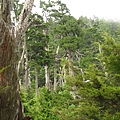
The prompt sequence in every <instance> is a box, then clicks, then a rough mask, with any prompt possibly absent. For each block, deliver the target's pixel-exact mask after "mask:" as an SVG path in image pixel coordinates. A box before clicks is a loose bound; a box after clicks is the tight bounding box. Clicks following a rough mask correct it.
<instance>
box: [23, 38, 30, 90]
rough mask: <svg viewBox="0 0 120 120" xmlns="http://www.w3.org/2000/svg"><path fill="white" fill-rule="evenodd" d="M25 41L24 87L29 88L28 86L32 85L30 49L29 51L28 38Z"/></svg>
mask: <svg viewBox="0 0 120 120" xmlns="http://www.w3.org/2000/svg"><path fill="white" fill-rule="evenodd" d="M24 42H25V54H24V58H25V77H24V88H25V90H27V88H28V87H29V86H30V78H29V68H28V51H27V46H26V40H25V41H24Z"/></svg>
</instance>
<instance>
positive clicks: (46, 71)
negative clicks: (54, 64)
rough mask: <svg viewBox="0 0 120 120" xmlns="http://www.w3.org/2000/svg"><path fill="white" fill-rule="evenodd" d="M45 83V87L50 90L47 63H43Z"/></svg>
mask: <svg viewBox="0 0 120 120" xmlns="http://www.w3.org/2000/svg"><path fill="white" fill-rule="evenodd" d="M45 83H46V87H47V88H48V89H49V90H50V69H49V66H48V65H45Z"/></svg>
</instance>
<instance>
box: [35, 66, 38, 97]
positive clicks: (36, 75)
mask: <svg viewBox="0 0 120 120" xmlns="http://www.w3.org/2000/svg"><path fill="white" fill-rule="evenodd" d="M35 88H36V89H35V92H36V97H37V96H38V70H37V68H35Z"/></svg>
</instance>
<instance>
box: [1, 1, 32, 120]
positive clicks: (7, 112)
mask: <svg viewBox="0 0 120 120" xmlns="http://www.w3.org/2000/svg"><path fill="white" fill-rule="evenodd" d="M33 2H34V0H26V1H25V3H24V6H23V9H22V12H21V14H20V16H19V19H18V26H17V28H16V31H15V26H13V25H12V22H11V10H12V6H11V5H12V1H10V0H4V1H3V0H0V53H1V54H0V119H1V120H22V119H23V117H24V116H23V113H22V103H21V98H20V94H19V81H18V78H17V72H16V71H17V68H16V66H17V47H19V46H18V43H20V42H21V39H22V36H23V35H24V33H25V31H26V30H27V28H28V22H29V21H28V19H29V16H30V13H31V9H32V6H33Z"/></svg>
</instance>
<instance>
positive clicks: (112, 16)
mask: <svg viewBox="0 0 120 120" xmlns="http://www.w3.org/2000/svg"><path fill="white" fill-rule="evenodd" d="M21 1H24V0H21ZM45 1H47V0H45ZM61 1H62V2H63V3H65V4H66V5H67V7H68V8H69V10H70V13H71V15H72V16H74V17H75V18H77V19H78V18H79V17H80V16H87V17H88V18H93V17H94V16H96V17H98V18H100V19H106V20H117V21H120V0H61ZM35 5H36V6H38V5H39V0H35ZM33 11H34V12H38V11H39V10H38V8H36V9H34V10H33Z"/></svg>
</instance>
